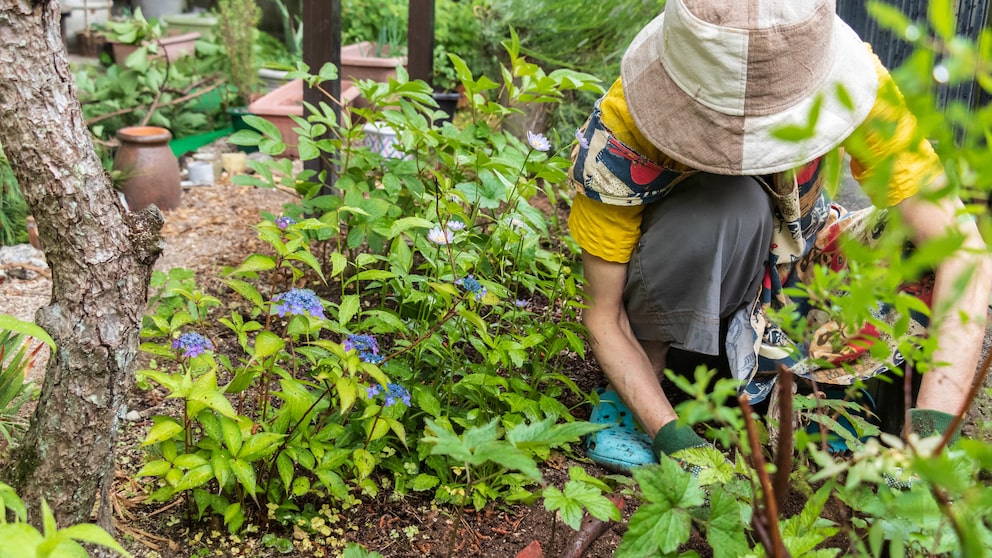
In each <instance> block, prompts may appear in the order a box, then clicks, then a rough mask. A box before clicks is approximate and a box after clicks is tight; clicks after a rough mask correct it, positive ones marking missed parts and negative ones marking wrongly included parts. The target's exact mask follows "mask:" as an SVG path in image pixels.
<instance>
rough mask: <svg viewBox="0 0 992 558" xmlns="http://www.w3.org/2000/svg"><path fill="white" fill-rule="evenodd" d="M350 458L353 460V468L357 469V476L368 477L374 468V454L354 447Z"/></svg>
mask: <svg viewBox="0 0 992 558" xmlns="http://www.w3.org/2000/svg"><path fill="white" fill-rule="evenodd" d="M351 459H352V461H354V462H355V468H356V469H357V470H358V476H359V478H365V477H368V476H369V475H371V474H372V471H374V470H375V456H373V455H372V454H371V453H370V452H369V451H368V450H365V449H362V448H358V449H356V450H355V451H354V452H352V454H351Z"/></svg>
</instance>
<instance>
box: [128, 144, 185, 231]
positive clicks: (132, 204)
mask: <svg viewBox="0 0 992 558" xmlns="http://www.w3.org/2000/svg"><path fill="white" fill-rule="evenodd" d="M117 139H119V140H120V142H121V146H120V148H118V149H117V154H116V155H115V156H114V170H119V171H121V173H122V174H123V179H124V180H123V182H122V183H121V191H122V192H123V193H124V199H125V200H126V201H127V206H128V208H129V209H130V210H131V211H138V210H140V209H143V208H145V207H146V206H148V205H151V204H155V205H156V206H158V208H159V209H161V210H162V211H167V210H169V209H175V208H177V207H179V198H180V197H181V196H182V193H183V189H182V184H181V180H182V179H181V177H180V174H179V160H178V159H176V156H175V155H173V153H172V149H170V148H169V140H171V139H172V134H171V133H169V131H168V130H166V129H165V128H159V127H157V126H132V127H129V128H121V129H120V130H118V131H117Z"/></svg>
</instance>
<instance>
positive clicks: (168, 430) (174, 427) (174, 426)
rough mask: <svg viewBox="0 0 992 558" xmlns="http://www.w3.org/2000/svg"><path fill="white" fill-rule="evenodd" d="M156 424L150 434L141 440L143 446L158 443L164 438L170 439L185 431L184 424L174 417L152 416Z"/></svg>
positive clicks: (149, 431)
mask: <svg viewBox="0 0 992 558" xmlns="http://www.w3.org/2000/svg"><path fill="white" fill-rule="evenodd" d="M152 420H153V421H154V422H155V424H154V425H153V426H152V427H151V428H150V429H149V430H148V436H146V437H145V441H144V442H141V445H143V446H149V445H151V444H157V443H159V442H162V441H164V440H170V439H172V438H173V437H175V435H176V434H179V433H180V432H182V431H183V425H181V424H179V421H177V420H176V419H174V418H172V417H165V416H155V417H153V418H152Z"/></svg>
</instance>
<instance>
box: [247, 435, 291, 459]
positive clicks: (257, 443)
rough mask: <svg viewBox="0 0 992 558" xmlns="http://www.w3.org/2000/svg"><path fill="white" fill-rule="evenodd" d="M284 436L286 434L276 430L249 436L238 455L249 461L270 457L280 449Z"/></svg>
mask: <svg viewBox="0 0 992 558" xmlns="http://www.w3.org/2000/svg"><path fill="white" fill-rule="evenodd" d="M284 437H285V435H283V434H277V433H275V432H259V433H258V434H255V435H254V436H252V437H251V438H248V441H246V442H245V443H244V445H243V446H241V451H240V452H238V454H237V456H236V457H237V458H238V459H241V460H243V461H248V462H252V461H258V460H259V459H261V458H263V457H268V456H269V455H272V454H273V453H274V452H275V451H276V450H277V449H279V442H281V441H282V439H283V438H284Z"/></svg>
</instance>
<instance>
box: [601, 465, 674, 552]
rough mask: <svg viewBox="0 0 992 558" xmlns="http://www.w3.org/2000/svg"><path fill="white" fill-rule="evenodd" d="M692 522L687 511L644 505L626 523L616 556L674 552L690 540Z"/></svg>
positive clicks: (652, 504)
mask: <svg viewBox="0 0 992 558" xmlns="http://www.w3.org/2000/svg"><path fill="white" fill-rule="evenodd" d="M635 470H636V469H635ZM691 521H692V520H691V518H690V517H689V514H688V513H687V512H686V511H685V510H682V509H673V508H671V507H669V506H668V505H667V504H663V503H651V504H642V505H641V507H639V508H637V511H636V512H634V515H633V516H631V518H630V521H629V522H628V523H627V534H626V535H624V537H623V540H622V541H621V543H620V546H619V547H617V551H616V553H615V554H614V557H615V558H641V557H643V556H657V555H659V554H662V555H665V554H670V553H672V552H675V551H676V550H678V548H679V546H681V545H682V544H683V543H685V542H686V541H687V540H689V533H690V531H689V528H690V525H691Z"/></svg>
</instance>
